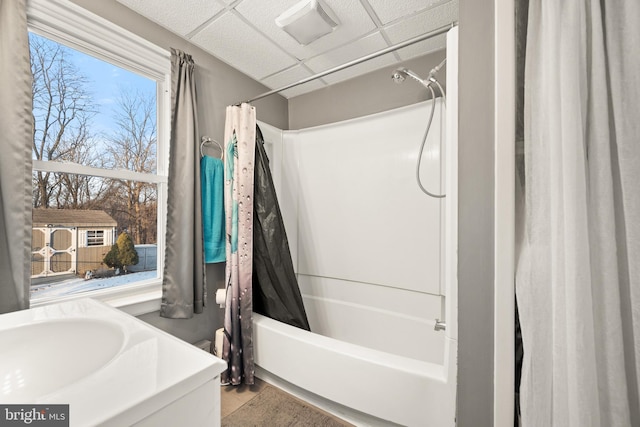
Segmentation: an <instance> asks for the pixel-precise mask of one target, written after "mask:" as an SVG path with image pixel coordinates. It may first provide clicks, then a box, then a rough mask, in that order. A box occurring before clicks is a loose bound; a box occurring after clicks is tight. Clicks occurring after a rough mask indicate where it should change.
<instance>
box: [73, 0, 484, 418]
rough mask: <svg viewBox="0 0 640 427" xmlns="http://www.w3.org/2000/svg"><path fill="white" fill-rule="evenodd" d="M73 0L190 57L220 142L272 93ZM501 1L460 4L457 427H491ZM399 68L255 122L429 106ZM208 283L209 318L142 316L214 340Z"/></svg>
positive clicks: (110, 11) (89, 1)
mask: <svg viewBox="0 0 640 427" xmlns="http://www.w3.org/2000/svg"><path fill="white" fill-rule="evenodd" d="M74 1H75V2H76V3H78V4H80V5H82V6H84V7H86V8H87V9H89V10H91V11H93V12H95V13H97V14H98V15H102V16H103V17H105V18H107V19H108V20H110V21H112V22H114V23H116V24H118V25H120V26H122V27H124V28H126V29H128V30H130V31H132V32H134V33H137V34H139V35H141V36H142V37H144V38H146V39H148V40H150V41H152V42H154V43H156V44H158V45H160V46H162V47H165V48H168V47H170V46H171V47H176V48H179V49H182V50H184V51H186V52H188V53H191V54H192V55H193V57H194V60H195V61H196V64H198V74H197V84H198V93H199V105H200V116H201V117H200V123H201V126H202V132H203V133H206V134H208V135H210V136H212V137H214V138H216V139H222V133H223V124H224V108H225V106H226V105H227V104H232V103H236V102H238V101H240V100H242V99H248V98H250V97H252V96H254V95H257V94H259V93H262V92H264V91H266V90H267V89H266V88H264V87H263V86H261V85H259V84H258V83H256V82H255V81H253V80H252V79H250V78H248V77H246V76H243V75H241V74H240V73H239V72H238V71H236V70H234V69H232V68H231V67H229V66H227V65H226V64H224V63H222V62H220V61H218V60H216V59H215V58H213V57H211V56H210V55H208V54H206V53H205V52H203V51H202V50H201V49H198V48H197V47H195V46H193V45H191V44H189V43H188V42H186V41H184V40H182V39H181V38H179V37H178V36H176V35H173V34H172V33H170V32H168V31H166V30H164V29H163V28H161V27H159V26H157V25H155V24H153V23H151V22H149V21H147V20H145V19H144V18H142V17H140V16H138V15H136V14H135V13H133V12H131V11H129V10H128V9H126V8H124V7H123V6H121V5H120V4H119V3H117V2H115V1H114V0H102V1H100V2H96V1H93V0H74ZM494 2H495V0H461V1H460V75H459V85H460V111H459V120H460V125H459V158H458V162H459V170H460V175H459V186H460V188H459V192H460V200H459V207H460V212H459V230H458V231H459V241H458V244H459V267H458V276H459V277H458V282H459V308H458V312H459V320H458V321H459V331H458V334H459V348H458V404H457V406H458V409H457V423H458V426H461V427H465V426H474V427H475V426H491V425H492V424H493V341H494V340H493V312H494V308H493V291H494V289H493V280H494V271H493V248H494V239H493V232H494V228H493V227H494V225H493V219H494V212H493V203H494V195H493V184H494V182H493V167H494V160H493V137H494V133H493V107H494V97H493V92H494V83H493V74H494V67H493V47H494V40H493V36H494V21H493V10H494ZM438 55H440V56H438ZM442 55H443V52H440V53H437V54H434V55H433V58H429V57H422V58H419V59H418V60H412V61H408V63H407V65H406V66H407V67H408V68H411V69H413V70H414V71H416V72H418V73H419V74H423V75H426V74H427V73H428V71H429V70H430V69H431V68H432V67H433V66H435V65H436V64H437V63H438V62H439V58H442ZM421 61H424V62H421ZM393 68H394V67H390V68H388V69H384V70H381V71H377V72H374V73H370V74H369V75H367V76H364V77H363V78H361V79H352V80H350V81H347V82H344V83H341V84H338V85H335V86H333V87H332V88H328V89H323V90H321V91H316V92H314V93H311V94H307V95H302V96H299V97H296V98H292V99H291V100H289V105H288V106H287V102H286V100H284V99H283V98H281V97H278V96H271V97H268V98H265V99H263V100H260V101H257V102H256V106H257V107H258V111H259V112H258V117H259V119H260V120H262V121H265V122H267V123H270V124H272V125H274V126H276V127H278V128H280V129H287V128H289V126H290V128H292V129H297V128H301V127H308V126H314V125H319V124H324V123H329V122H334V121H336V120H344V119H348V118H353V117H358V116H362V115H366V114H371V113H375V112H379V111H384V110H387V109H389V108H395V107H399V106H402V105H407V104H412V103H415V102H418V101H421V100H424V99H426V98H423V97H424V96H425V91H422V90H419V89H418V88H417V87H416V86H415V84H413V85H411V84H409V83H410V82H405V83H404V84H403V85H400V86H396V85H393V84H391V80H390V78H389V76H390V73H391V71H392V70H393ZM443 75H444V73H441V74H440V76H443ZM380 82H386V83H380ZM373 88H375V90H373ZM287 108H288V110H289V111H290V113H289V112H288V111H287ZM207 275H208V278H209V301H208V307H207V309H206V311H205V313H204V314H202V315H199V316H196V317H194V318H193V319H190V320H168V319H161V318H160V317H158V315H157V313H150V314H147V315H144V316H141V318H143V319H144V320H146V321H148V322H149V323H152V324H154V325H157V326H159V327H161V328H162V329H164V330H166V331H168V332H170V333H172V334H175V335H177V336H179V337H181V338H183V339H185V340H187V341H191V342H193V341H197V340H199V339H202V338H206V337H210V336H211V334H212V331H213V329H215V327H217V326H218V325H219V324H220V320H219V318H220V310H219V309H218V308H217V306H215V304H213V303H212V302H213V301H212V298H213V293H214V290H215V289H216V288H217V287H218V286H221V284H222V276H223V269H222V266H221V265H220V266H210V267H209V268H208V269H207Z"/></svg>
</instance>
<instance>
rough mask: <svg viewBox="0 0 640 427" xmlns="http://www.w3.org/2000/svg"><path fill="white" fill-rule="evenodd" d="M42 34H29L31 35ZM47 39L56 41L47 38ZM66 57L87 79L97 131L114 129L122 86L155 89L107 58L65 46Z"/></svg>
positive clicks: (153, 84)
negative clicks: (115, 110)
mask: <svg viewBox="0 0 640 427" xmlns="http://www.w3.org/2000/svg"><path fill="white" fill-rule="evenodd" d="M33 36H35V37H41V36H38V35H36V34H32V37H33ZM50 43H55V42H53V41H50ZM67 59H69V60H70V61H71V62H72V63H73V64H74V65H76V66H77V67H78V69H80V70H81V72H82V74H83V75H85V76H86V77H87V79H88V80H89V83H88V90H89V92H90V93H91V94H92V96H93V100H94V102H95V107H96V109H97V114H96V115H95V117H94V118H93V120H92V122H93V125H94V126H93V129H94V131H95V132H98V133H109V131H110V130H112V129H114V127H115V125H114V121H113V115H114V108H115V107H116V101H117V99H118V96H119V94H120V91H121V90H125V91H142V92H143V93H144V94H152V95H155V93H156V82H155V81H154V80H151V79H148V78H146V77H143V76H140V75H139V74H136V73H133V72H130V71H128V70H125V69H123V68H120V67H118V66H115V65H112V64H110V63H108V62H105V61H102V60H100V59H97V58H95V57H93V56H90V55H87V54H84V53H82V52H79V51H77V50H75V49H72V48H67Z"/></svg>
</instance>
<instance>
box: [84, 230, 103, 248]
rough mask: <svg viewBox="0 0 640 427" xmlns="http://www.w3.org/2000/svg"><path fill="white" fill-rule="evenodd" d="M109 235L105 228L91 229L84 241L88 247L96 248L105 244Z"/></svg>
mask: <svg viewBox="0 0 640 427" xmlns="http://www.w3.org/2000/svg"><path fill="white" fill-rule="evenodd" d="M106 237H107V232H106V231H105V230H104V229H96V228H93V229H90V230H87V231H86V240H85V242H84V245H85V247H87V248H95V247H100V246H105V244H104V243H105V238H106Z"/></svg>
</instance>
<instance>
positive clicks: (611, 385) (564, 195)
mask: <svg viewBox="0 0 640 427" xmlns="http://www.w3.org/2000/svg"><path fill="white" fill-rule="evenodd" d="M639 42H640V2H637V1H623V2H611V1H606V0H605V1H601V0H581V1H568V2H565V1H562V2H554V1H543V0H529V20H528V30H527V46H526V68H525V101H524V102H525V116H524V117H525V174H524V181H525V182H524V187H523V188H524V212H525V218H524V219H525V226H524V233H523V241H522V242H521V245H519V248H520V253H519V258H518V266H517V274H516V276H517V277H516V293H517V299H518V308H519V314H520V323H521V328H522V341H523V348H524V360H523V368H522V382H521V388H520V399H521V400H520V403H521V413H522V425H523V426H525V427H528V426H549V427H565V426H566V427H584V426H594V427H596V426H597V427H600V426H612V427H615V426H621V427H622V426H625V427H628V426H638V425H640V410H639V406H640V403H639V398H638V383H639V373H640V310H639V309H638V307H640V120H638V116H639V114H640V73H638V70H640V50H639V49H638V43H639Z"/></svg>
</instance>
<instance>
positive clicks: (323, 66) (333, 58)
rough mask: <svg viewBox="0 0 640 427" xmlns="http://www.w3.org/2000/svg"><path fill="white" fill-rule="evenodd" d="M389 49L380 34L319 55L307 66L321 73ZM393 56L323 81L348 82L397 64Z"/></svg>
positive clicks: (307, 63) (325, 78)
mask: <svg viewBox="0 0 640 427" xmlns="http://www.w3.org/2000/svg"><path fill="white" fill-rule="evenodd" d="M386 47H387V43H386V42H385V40H384V38H383V37H382V35H381V34H380V33H379V32H376V33H373V34H371V35H369V36H367V37H364V38H362V39H360V40H357V41H355V42H353V43H350V44H348V45H346V46H343V47H341V48H338V49H334V50H332V51H330V52H327V53H324V54H322V55H318V56H316V57H314V58H311V59H309V60H308V61H306V62H305V64H306V65H307V66H308V67H309V68H310V69H312V70H313V71H314V72H316V73H319V72H321V71H325V70H327V69H329V68H333V67H337V66H339V65H342V64H345V63H347V62H349V61H353V60H354V59H358V58H360V57H363V56H365V55H368V54H370V53H373V52H376V51H379V50H381V49H384V48H386ZM395 62H396V61H395V58H394V57H393V54H386V55H383V56H381V57H378V58H375V59H370V60H369V61H366V62H363V63H361V64H358V65H354V66H352V67H349V68H346V69H344V70H342V71H338V72H336V73H333V74H329V75H327V76H325V77H323V79H324V80H325V81H326V82H327V83H330V84H333V83H337V82H339V81H343V80H347V79H350V78H352V77H355V76H357V75H360V74H364V73H368V72H370V71H374V70H377V69H379V68H382V67H385V66H387V65H391V64H393V63H395Z"/></svg>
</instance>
